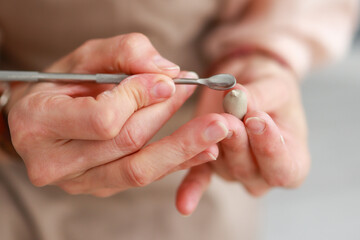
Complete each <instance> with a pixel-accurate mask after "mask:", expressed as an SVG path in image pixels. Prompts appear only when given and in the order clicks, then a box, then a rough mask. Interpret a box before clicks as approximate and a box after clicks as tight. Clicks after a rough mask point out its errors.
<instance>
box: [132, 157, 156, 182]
mask: <svg viewBox="0 0 360 240" xmlns="http://www.w3.org/2000/svg"><path fill="white" fill-rule="evenodd" d="M126 174H127V179H128V181H129V184H130V186H132V187H145V186H147V185H148V184H150V183H151V182H152V179H151V178H150V177H149V174H147V172H146V171H145V169H144V168H143V167H140V166H138V164H137V162H136V161H131V160H129V161H127V168H126Z"/></svg>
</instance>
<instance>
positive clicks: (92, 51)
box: [47, 33, 180, 78]
mask: <svg viewBox="0 0 360 240" xmlns="http://www.w3.org/2000/svg"><path fill="white" fill-rule="evenodd" d="M47 71H48V72H75V73H99V72H101V73H114V72H117V73H127V74H139V73H161V74H164V75H168V76H169V77H172V78H173V77H176V76H177V75H178V74H179V72H180V68H179V66H177V65H175V64H174V63H172V62H170V61H168V60H166V59H165V58H163V57H161V56H160V54H159V53H158V51H157V50H156V49H155V48H154V47H153V45H152V44H151V42H150V41H149V39H148V38H147V37H146V36H144V35H142V34H140V33H130V34H125V35H120V36H117V37H113V38H108V39H96V40H90V41H87V42H86V43H85V44H83V45H82V46H81V47H79V48H78V49H77V50H75V51H74V52H73V53H71V54H69V55H68V56H66V57H64V58H62V59H61V60H60V61H58V62H57V63H55V64H54V65H52V66H51V67H50V68H48V69H47Z"/></svg>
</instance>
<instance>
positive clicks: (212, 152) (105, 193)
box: [89, 144, 219, 197]
mask: <svg viewBox="0 0 360 240" xmlns="http://www.w3.org/2000/svg"><path fill="white" fill-rule="evenodd" d="M218 154H219V149H218V147H217V145H216V144H214V145H213V146H211V147H209V148H208V149H206V150H205V151H203V152H202V153H200V154H198V155H196V156H195V157H193V158H192V159H190V160H188V161H187V162H185V163H183V164H181V165H180V166H178V167H176V168H175V169H172V170H171V171H170V172H168V173H166V174H165V175H163V176H162V177H161V178H159V179H162V178H163V177H165V176H166V175H169V174H171V173H173V172H177V171H180V170H185V169H190V168H193V167H196V166H199V165H203V164H204V163H207V162H210V161H215V160H216V157H215V156H217V155H218ZM119 191H120V189H116V188H103V189H96V190H94V191H92V192H89V194H92V195H95V196H98V197H109V196H111V195H113V194H115V193H118V192H119Z"/></svg>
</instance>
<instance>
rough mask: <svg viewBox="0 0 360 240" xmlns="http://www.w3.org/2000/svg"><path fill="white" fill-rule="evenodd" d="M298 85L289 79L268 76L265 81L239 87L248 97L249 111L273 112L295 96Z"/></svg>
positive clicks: (261, 80) (260, 80)
mask: <svg viewBox="0 0 360 240" xmlns="http://www.w3.org/2000/svg"><path fill="white" fill-rule="evenodd" d="M296 84H297V83H296V82H295V80H294V81H292V78H291V79H290V80H289V79H288V77H285V76H284V77H282V76H281V75H280V76H276V77H275V76H266V77H264V78H263V79H259V80H257V81H254V82H251V83H248V84H245V85H243V86H241V85H240V86H238V88H240V89H242V90H243V91H245V93H246V94H247V97H248V111H256V110H260V111H264V112H272V111H274V110H276V109H278V108H279V107H281V106H283V105H284V104H285V103H286V102H288V100H289V99H290V97H293V94H296V91H295V85H296Z"/></svg>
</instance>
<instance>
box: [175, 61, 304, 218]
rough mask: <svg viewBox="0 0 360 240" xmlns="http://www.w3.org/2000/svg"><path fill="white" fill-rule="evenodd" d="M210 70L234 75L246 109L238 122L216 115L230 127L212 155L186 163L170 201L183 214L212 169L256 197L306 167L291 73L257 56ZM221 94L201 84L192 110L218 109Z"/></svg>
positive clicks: (287, 183)
mask: <svg viewBox="0 0 360 240" xmlns="http://www.w3.org/2000/svg"><path fill="white" fill-rule="evenodd" d="M216 73H230V74H233V75H234V76H236V78H237V80H238V83H240V84H241V85H240V84H238V85H237V86H236V88H238V89H242V90H244V91H245V92H246V94H247V98H248V113H247V114H246V116H245V118H244V121H241V120H239V119H237V118H236V117H234V116H232V115H229V114H222V115H223V116H224V117H225V118H226V119H227V120H228V123H229V124H230V125H231V126H230V129H235V130H234V131H233V135H232V137H230V138H229V139H225V140H223V141H222V142H221V143H219V144H218V147H219V151H220V154H219V157H218V160H217V161H215V162H213V163H211V164H203V165H200V166H197V167H194V168H192V169H191V170H190V171H189V173H188V175H187V176H186V177H185V179H184V181H183V182H182V184H181V185H180V187H179V190H178V194H177V201H176V204H177V208H178V210H179V211H180V212H181V213H182V214H185V215H188V214H191V213H192V212H193V211H194V210H195V208H196V206H197V204H198V202H199V200H200V198H201V196H202V194H203V192H204V191H205V189H206V188H207V187H208V185H209V183H210V179H211V175H212V173H213V172H216V173H217V174H219V175H220V176H221V177H223V178H224V179H226V180H229V181H237V182H240V183H241V184H242V185H243V186H244V187H245V189H246V190H247V191H248V192H249V193H250V194H251V195H253V196H261V195H263V194H264V193H266V192H267V191H268V190H269V189H270V188H272V187H286V188H294V187H297V186H299V185H300V184H301V183H302V182H303V180H304V179H305V177H306V175H307V173H308V171H309V166H310V156H309V152H308V146H307V126H306V120H305V115H304V111H303V107H302V103H301V97H300V91H299V82H298V81H297V78H296V77H295V74H294V73H293V72H292V71H291V70H290V69H289V68H287V67H285V66H282V65H280V64H279V63H278V62H277V61H275V60H273V59H272V58H270V57H266V56H262V55H250V56H245V57H241V58H236V59H231V60H228V61H226V62H224V63H223V64H221V65H220V67H219V68H218V69H217V71H216V72H215V73H214V74H216ZM223 97H224V93H222V92H217V91H213V90H210V89H204V90H203V93H202V96H201V98H200V102H199V105H198V111H197V114H198V115H203V114H206V113H209V112H215V113H221V112H223V108H222V101H223Z"/></svg>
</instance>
